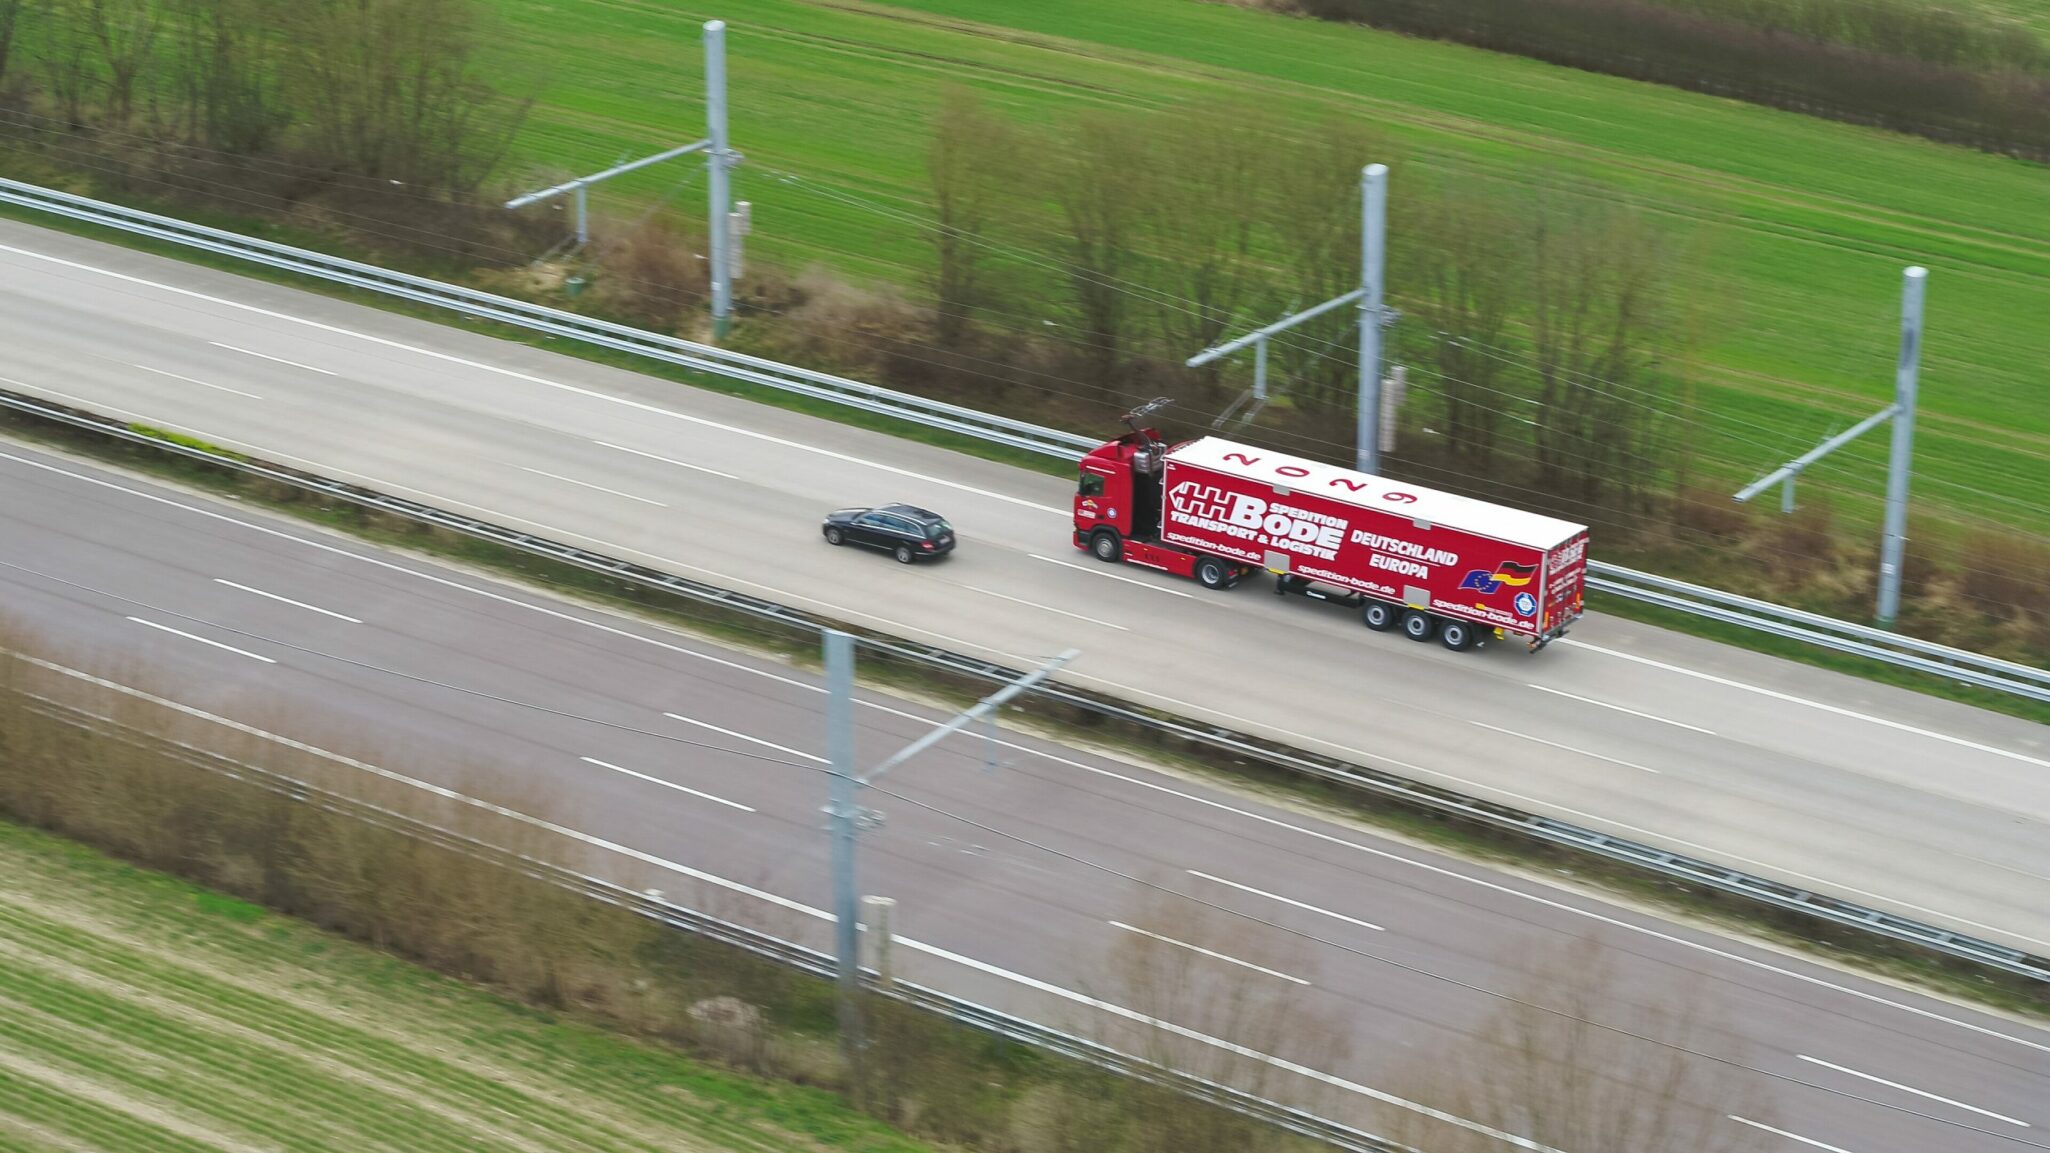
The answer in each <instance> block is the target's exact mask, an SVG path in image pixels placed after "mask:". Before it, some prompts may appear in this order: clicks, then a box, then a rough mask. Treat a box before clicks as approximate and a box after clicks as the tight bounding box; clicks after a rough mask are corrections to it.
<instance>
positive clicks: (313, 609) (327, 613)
mask: <svg viewBox="0 0 2050 1153" xmlns="http://www.w3.org/2000/svg"><path fill="white" fill-rule="evenodd" d="M214 583H215V584H217V585H227V586H228V587H229V588H231V589H241V590H242V591H243V592H246V593H253V594H255V595H257V596H260V597H268V598H269V599H271V600H274V601H277V602H279V603H280V604H288V605H291V606H292V607H293V608H299V609H305V610H306V611H307V612H310V613H319V614H320V615H322V616H324V617H333V618H335V619H336V620H338V621H348V622H349V623H350V624H352V625H360V624H362V623H363V622H362V621H360V620H357V619H356V618H355V617H352V616H347V615H345V614H343V613H338V612H335V611H333V610H331V609H324V608H321V607H320V606H319V605H310V604H307V603H306V602H305V601H295V600H293V599H292V598H291V597H281V596H279V595H278V594H276V593H267V592H265V591H263V590H262V589H258V588H250V587H249V586H248V585H241V584H236V583H235V582H234V581H231V580H224V579H222V578H221V577H215V578H214Z"/></svg>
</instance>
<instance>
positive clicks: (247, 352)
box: [207, 340, 338, 376]
mask: <svg viewBox="0 0 2050 1153" xmlns="http://www.w3.org/2000/svg"><path fill="white" fill-rule="evenodd" d="M207 343H208V344H211V345H213V346H214V347H215V348H225V349H227V350H228V351H229V352H239V353H241V354H242V355H244V356H253V357H255V358H256V359H258V360H269V361H275V362H276V363H278V364H288V365H291V366H292V367H293V368H303V369H305V370H306V371H308V372H317V373H319V374H320V375H322V376H335V375H338V374H337V373H334V372H330V371H329V370H327V369H325V368H316V367H314V366H313V365H310V364H301V363H299V362H298V361H296V360H286V359H285V358H284V357H282V356H272V355H271V354H270V353H268V352H257V351H255V350H254V349H248V348H237V347H236V346H234V345H232V344H222V343H221V342H220V341H218V340H209V341H207Z"/></svg>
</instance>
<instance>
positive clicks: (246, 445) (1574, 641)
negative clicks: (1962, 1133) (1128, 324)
mask: <svg viewBox="0 0 2050 1153" xmlns="http://www.w3.org/2000/svg"><path fill="white" fill-rule="evenodd" d="M0 347H4V348H6V349H7V354H6V356H5V358H4V360H0V385H4V386H5V387H9V388H14V389H17V390H20V391H24V392H29V393H34V394H38V395H41V396H45V397H48V398H51V399H55V400H59V401H64V402H68V403H72V404H76V405H80V406H83V407H87V408H91V409H94V410H97V411H102V412H106V413H109V414H112V415H118V416H123V417H126V418H128V419H132V420H137V421H141V422H144V423H147V424H150V425H154V426H158V427H163V428H170V429H175V430H178V431H181V432H185V433H188V434H191V435H194V436H198V437H201V438H203V439H205V440H208V441H211V442H214V443H217V444H223V445H227V446H230V447H235V448H240V449H244V450H247V451H251V452H255V453H260V454H262V455H265V456H267V457H270V458H273V459H277V460H280V461H282V462H284V463H289V464H294V465H298V466H301V467H305V468H308V469H311V470H314V471H317V472H321V473H324V474H327V475H332V476H336V477H340V478H344V479H349V480H354V481H357V482H360V483H365V484H369V485H372V486H375V487H379V488H382V489H385V490H387V491H392V492H395V493H399V494H403V495H407V496H412V497H415V498H418V499H424V500H427V501H430V502H433V503H437V504H440V505H443V506H445V507H450V508H453V509H456V510H459V511H467V512H471V513H472V514H474V515H481V516H484V517H487V518H489V519H492V520H496V521H498V522H500V523H504V524H508V525H513V526H517V527H522V528H526V529H528V530H530V531H537V532H541V533H544V534H546V535H550V536H553V537H556V538H558V539H563V540H569V541H574V542H577V543H580V544H584V545H587V546H590V547H594V548H597V549H600V550H603V551H606V552H610V553H613V554H615V555H621V556H625V557H630V558H632V559H637V560H641V561H645V562H648V563H652V564H655V565H658V566H661V567H664V568H667V569H669V570H671V571H675V572H678V573H680V574H683V575H688V576H693V577H697V578H701V579H704V580H707V581H711V582H713V583H717V584H721V585H725V586H727V587H732V588H736V589H741V590H745V591H750V592H754V593H758V594H761V595H765V596H768V597H771V598H775V599H778V600H781V601H783V602H785V603H789V604H792V605H794V606H797V607H800V608H804V609H807V610H810V611H814V612H818V613H823V614H827V615H831V616H834V617H837V618H839V619H842V620H846V621H850V622H853V623H857V624H861V625H866V626H871V627H875V628H878V629H882V630H885V631H888V632H892V633H895V634H898V635H902V636H906V637H909V638H912V639H917V640H922V641H928V642H932V643H938V644H942V645H945V646H948V647H952V648H955V649H957V650H960V651H964V652H968V653H971V654H976V655H986V656H992V657H997V658H1001V659H1003V660H1005V661H1008V662H1013V663H1017V664H1030V663H1033V662H1034V661H1036V660H1037V659H1039V658H1042V657H1044V656H1046V655H1049V654H1051V653H1054V652H1057V651H1060V650H1062V649H1065V648H1067V647H1069V646H1071V645H1072V646H1075V647H1079V648H1081V649H1083V650H1084V651H1085V652H1086V653H1087V654H1088V658H1087V660H1086V661H1084V662H1082V663H1081V664H1078V665H1076V666H1075V667H1074V668H1073V670H1072V671H1070V672H1067V673H1064V674H1063V676H1064V677H1065V678H1067V679H1070V680H1072V681H1074V682H1076V683H1079V684H1083V685H1086V686H1089V687H1093V688H1097V689H1101V690H1107V691H1110V692H1113V693H1116V694H1119V695H1121V696H1123V697H1126V698H1128V699H1132V700H1135V701H1139V702H1143V703H1148V704H1153V705H1158V706H1164V707H1167V708H1170V709H1174V710H1176V711H1179V712H1181V713H1184V714H1187V715H1190V716H1193V717H1197V718H1202V719H1209V720H1213V721H1215V722H1219V723H1223V724H1227V725H1231V726H1234V727H1237V728H1241V729H1244V730H1249V731H1252V732H1256V733H1259V734H1262V735H1265V736H1269V737H1274V738H1277V739H1281V740H1284V741H1287V742H1289V743H1291V744H1294V745H1297V746H1299V747H1305V748H1312V749H1317V750H1321V751H1324V752H1327V753H1333V754H1336V755H1339V756H1343V757H1347V758H1350V759H1353V760H1356V761H1359V762H1363V763H1367V764H1371V765H1375V766H1379V767H1382V768H1386V769H1389V770H1392V771H1395V772H1398V773H1402V774H1405V775H1408V776H1411V777H1414V778H1417V779H1421V780H1425V781H1430V782H1435V783H1438V784H1441V785H1446V786H1450V787H1452V788H1455V789H1459V790H1462V791H1465V792H1469V793H1473V794H1478V795H1481V796H1485V797H1489V798H1493V799H1497V800H1500V801H1504V802H1507V803H1510V804H1513V805H1517V806H1520V807H1524V808H1527V809H1532V810H1536V811H1540V812H1544V813H1547V814H1551V815H1554V816H1558V817H1562V818H1564V819H1567V820H1571V821H1574V822H1577V823H1581V824H1586V825H1591V826H1594V827H1597V828H1601V829H1605V830H1608V831H1611V832H1615V833H1618V834H1620V835H1624V836H1628V837H1631V838H1634V839H1639V840H1645V841H1650V842H1653V843H1655V844H1659V845H1662V846H1665V847H1668V848H1671V849H1675V850H1678V851H1682V852H1687V853H1691V854H1694V855H1698V856H1703V857H1707V858H1710V859H1713V860H1716V861H1719V862H1723V863H1726V864H1730V865H1734V866H1737V867H1740V868H1745V869H1748V870H1750V871H1752V872H1756V873H1760V874H1763V875H1766V876H1770V877H1773V878H1776V879H1779V880H1783V881H1788V882H1792V883H1795V884H1799V885H1803V886H1805V887H1809V888H1812V889H1815V890H1817V891H1821V892H1827V893H1833V894H1836V895H1840V896H1844V897H1848V898H1851V899H1853V900H1857V901H1860V902H1863V903H1867V904H1872V905H1876V906H1879V907H1882V908H1886V909H1890V910H1893V911H1896V912H1899V913H1903V914H1905V915H1908V916H1911V917H1915V918H1918V919H1922V920H1926V921H1932V922H1935V923H1937V924H1941V925H1944V926H1946V927H1949V928H1953V929H1956V930H1960V931H1964V932H1969V933H1974V934H1978V935H1981V936H1986V937H1989V938H1992V939H1996V940H2000V941H2004V942H2007V943H2010V944H2014V945H2018V946H2020V947H2023V948H2026V949H2030V950H2034V951H2039V952H2050V835H2046V834H2050V771H2046V770H2050V745H2046V743H2045V740H2044V738H2045V733H2044V731H2043V730H2042V728H2041V727H2040V726H2036V725H2032V724H2029V723H2027V722H2023V721H2019V720H2015V719H2011V718H2007V717H2002V716H1999V715H1995V714H1991V713H1988V712H1985V711H1983V710H1977V709H1973V708H1969V707H1966V706H1961V705H1957V704H1954V703H1951V702H1945V701H1940V700H1936V699H1932V698H1929V697H1925V696H1922V695H1920V694H1916V693H1912V692H1906V691H1901V690H1896V689H1891V688H1887V687H1884V686H1879V685H1874V684H1871V683H1868V682H1865V681H1862V680H1859V679H1857V678H1853V677H1847V676H1840V675H1835V674H1831V673H1826V672H1820V671H1817V670H1813V669H1810V668H1806V667H1803V666H1798V665H1794V664H1791V663H1788V662H1784V661H1779V660H1776V659H1772V658H1768V657H1764V656H1759V655H1755V654H1750V653H1746V652H1742V651H1739V650H1735V649H1731V648H1729V647H1726V646H1721V645H1717V644H1712V643H1708V642H1704V641H1700V640H1697V639H1694V638H1689V637H1686V636H1684V635H1680V634H1676V633H1672V632H1668V631H1664V630H1660V629H1655V628H1650V627H1645V626H1641V625H1637V624H1633V623H1630V622H1626V621H1621V620H1617V619H1605V618H1601V617H1591V618H1590V619H1588V620H1586V621H1585V622H1583V623H1582V625H1581V626H1579V627H1578V628H1577V629H1576V631H1575V633H1574V635H1573V636H1571V637H1569V638H1567V640H1566V641H1565V642H1562V643H1560V644H1558V645H1555V646H1553V647H1552V648H1550V649H1548V650H1546V651H1545V652H1543V653H1540V654H1537V655H1536V656H1531V655H1529V654H1526V653H1524V652H1523V651H1522V650H1521V649H1520V648H1519V647H1516V646H1501V645H1497V646H1493V647H1491V648H1489V649H1487V650H1485V651H1482V652H1479V653H1468V654H1454V653H1450V652H1446V651H1444V650H1442V649H1440V648H1437V647H1435V646H1429V647H1426V646H1419V645H1415V644H1412V643H1410V642H1407V641H1405V640H1403V639H1401V638H1399V637H1396V636H1388V635H1375V634H1371V633H1368V632H1367V631H1366V630H1365V629H1363V628H1361V627H1360V626H1359V625H1358V623H1357V622H1356V621H1355V620H1353V619H1352V618H1351V617H1349V616H1348V615H1346V614H1343V613H1341V612H1339V611H1338V610H1335V609H1333V608H1331V607H1329V606H1325V605H1319V604H1315V603H1312V602H1305V601H1300V600H1296V599H1293V598H1291V599H1289V600H1287V601H1283V600H1281V599H1280V598H1276V597H1274V596H1271V595H1268V593H1267V592H1266V591H1265V590H1264V589H1263V588H1262V587H1261V585H1260V584H1259V583H1258V582H1251V581H1249V582H1248V583H1247V584H1246V585H1243V586H1241V587H1240V588H1238V589H1236V590H1233V591H1231V592H1227V593H1206V592H1204V591H1203V590H1202V589H1200V588H1198V587H1196V586H1195V585H1193V584H1192V583H1189V582H1180V581H1176V580H1173V579H1171V578H1166V577H1162V576H1157V575H1155V574H1150V573H1147V572H1145V571H1143V570H1139V569H1134V568H1132V567H1130V566H1123V567H1119V568H1110V567H1106V566H1102V565H1098V564H1096V563H1095V562H1093V561H1091V560H1090V559H1089V558H1087V557H1086V556H1085V554H1083V553H1080V552H1078V551H1076V550H1074V549H1073V548H1072V547H1070V545H1069V542H1068V538H1067V512H1066V509H1067V506H1068V501H1069V493H1070V491H1071V486H1070V485H1069V484H1067V483H1066V482H1063V481H1062V480H1060V479H1059V478H1053V477H1047V476H1043V475H1039V474H1034V473H1030V472H1027V471H1024V470H1020V469H1017V468H1012V467H1007V466H1003V465H997V464H992V463H989V462H986V461H981V460H977V459H973V458H969V457H965V456H962V455H960V454H957V453H952V452H948V451H944V450H939V449H935V448H930V447H927V446H923V445H919V444H915V443H911V442H906V441H903V440H899V439H896V438H893V437H889V436H885V435H881V434H876V433H870V432H865V431H861V430H858V429H853V428H849V427H846V426H843V425H839V424H836V423H833V422H831V421H827V420H822V419H817V418H812V417H808V416H803V415H798V414H794V413H790V412H786V411H782V410H778V409H772V408H767V407H764V406H761V405H757V404H753V403H749V402H745V401H740V400H734V399H731V398H726V397H721V396H717V395H714V394H709V393H704V392H700V391H697V390H692V389H688V388H683V387H679V386H676V385H673V384H669V383H666V382H662V381H658V380H655V379H652V378H649V377H645V376H640V375H637V374H634V373H630V372H625V371H621V370H616V369H611V368H605V367H600V366H595V365H592V364H589V363H586V362H583V361H579V360H576V359H573V358H569V357H565V356H558V355H553V354H551V353H549V352H546V351H541V350H536V349H532V348H529V347H526V346H522V345H517V344H513V343H510V342H506V341H503V340H497V339H492V338H490V337H487V336H484V335H480V334H478V333H475V332H470V331H464V330H463V329H462V328H460V327H451V326H443V325H437V324H432V323H427V322H423V321H416V320H411V319H407V318H402V317H398V316H394V315H391V314H388V313H383V312H380V311H377V310H374V309H370V308H367V307H362V306H357V305H351V304H347V303H342V302H338V301H334V300H330V299H325V298H322V297H318V296H315V295H312V294H308V293H304V292H299V291H295V290H291V289H286V288H280V287H276V286H271V285H267V284H263V283H259V282H255V281H251V280H248V279H244V278H240V277H236V276H233V275H229V274H225V273H220V272H214V271H209V270H205V269H200V268H195V267H192V266H188V265H184V264H180V263H178V262H175V261H171V260H166V259H161V258H157V257H151V256H146V255H142V254H137V253H133V252H128V251H125V250H121V249H118V248H114V247H111V246H107V245H103V244H99V243H95V242H91V241H86V240H82V239H77V238H72V237H67V236H62V235H59V234H56V233H50V232H46V231H42V230H38V229H34V228H29V227H26V226H23V225H19V224H12V223H0ZM1103 431H1104V432H1105V433H1106V435H1107V434H1109V433H1110V432H1112V431H1114V430H1108V429H1106V430H1103ZM888 500H909V501H914V502H917V503H921V504H925V505H927V506H929V507H933V508H936V509H939V510H940V511H942V512H944V513H946V514H948V515H949V516H950V517H951V518H952V519H953V520H954V522H955V523H956V525H957V527H958V529H959V531H960V533H961V536H962V540H963V546H962V548H961V550H960V551H959V553H958V554H957V555H956V556H955V557H954V558H952V559H951V560H950V562H949V563H948V564H947V565H945V566H944V567H937V568H933V569H931V570H923V569H921V570H918V571H908V572H907V571H903V570H900V569H899V568H898V567H897V566H895V565H893V564H891V563H889V562H888V560H887V558H882V557H877V556H866V555H847V554H843V553H839V552H836V551H834V550H832V549H830V548H827V547H824V546H823V545H822V543H821V542H820V540H819V537H818V532H817V520H818V517H819V515H820V514H821V513H822V512H823V511H824V510H826V509H828V508H831V507H835V506H840V505H846V504H853V503H869V502H875V503H880V502H884V501H888ZM1595 548H1596V553H1597V555H1598V554H1599V551H1600V545H1599V542H1598V541H1597V542H1596V546H1595Z"/></svg>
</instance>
